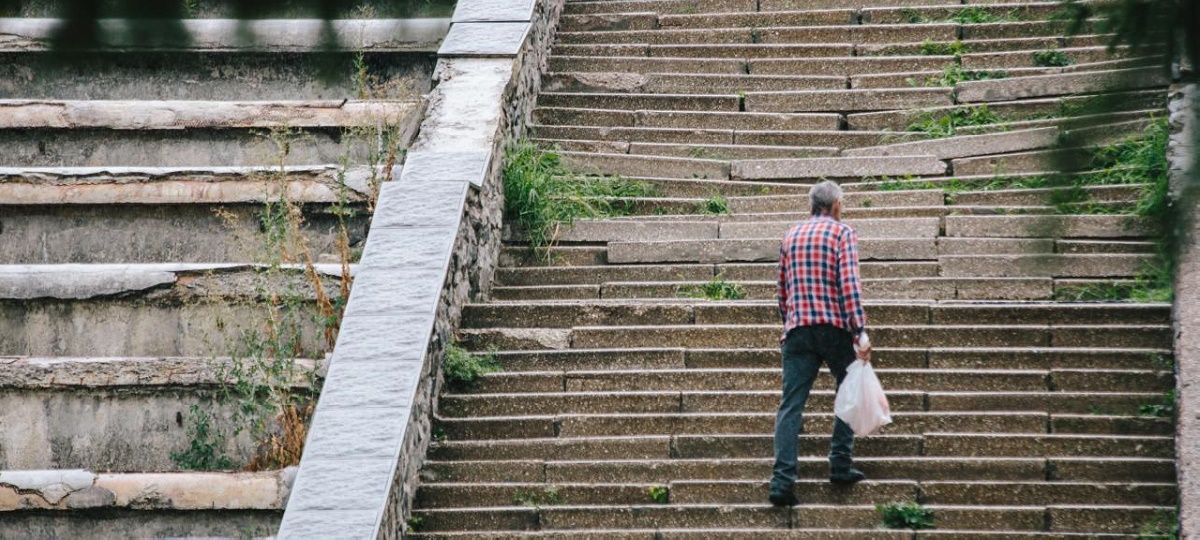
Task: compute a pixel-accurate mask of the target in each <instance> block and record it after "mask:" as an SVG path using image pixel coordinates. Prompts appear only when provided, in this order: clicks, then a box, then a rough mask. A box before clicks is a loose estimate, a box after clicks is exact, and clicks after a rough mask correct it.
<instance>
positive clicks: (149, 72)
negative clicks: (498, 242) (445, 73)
mask: <svg viewBox="0 0 1200 540" xmlns="http://www.w3.org/2000/svg"><path fill="white" fill-rule="evenodd" d="M442 32H443V33H444V32H445V30H444V29H443V30H442ZM405 35H406V36H408V35H411V34H405ZM439 39H440V38H439ZM312 52H316V51H310V52H293V53H287V52H267V51H254V50H243V51H226V52H213V51H177V52H166V51H160V52H151V51H139V52H137V53H136V54H130V53H125V52H99V51H97V52H89V53H88V54H87V55H82V56H79V57H69V58H59V59H58V61H56V62H47V61H46V59H45V56H46V54H47V53H45V52H44V51H37V52H21V51H13V50H9V51H5V52H3V53H0V54H3V56H4V64H5V67H4V68H3V69H4V70H5V71H3V72H0V73H4V74H5V75H4V76H3V77H2V78H0V79H2V81H3V82H0V95H4V96H8V97H11V98H22V99H66V100H86V99H97V100H133V99H152V100H184V99H189V100H208V101H238V100H279V101H282V100H333V99H336V100H342V99H355V98H359V97H361V93H362V92H364V91H366V90H369V91H370V92H371V93H372V94H373V95H377V96H378V97H380V98H384V99H411V98H413V97H415V96H417V95H423V94H426V93H428V92H429V90H430V81H431V80H432V72H433V60H432V59H431V58H430V57H429V55H428V54H426V53H419V52H383V51H379V52H372V51H366V52H363V53H362V55H363V56H362V59H363V60H362V65H363V66H365V68H366V75H368V76H369V77H370V78H373V79H374V80H376V81H379V82H378V83H373V84H372V85H371V88H363V87H362V84H361V83H359V82H356V79H355V75H356V73H357V71H356V68H355V67H354V66H355V58H356V53H352V52H333V51H320V54H319V55H318V54H311V53H312ZM322 55H325V56H322ZM328 55H333V56H332V57H330V56H328ZM64 63H65V65H64ZM330 70H332V73H333V75H332V76H326V74H329V73H331V71H330ZM16 73H24V74H27V75H28V76H17V75H15V74H16ZM80 74H87V76H86V78H81V77H80ZM180 80H187V81H188V84H185V85H180V84H176V83H177V82H178V81H180ZM358 80H360V81H361V80H362V79H361V78H360V79H358Z"/></svg>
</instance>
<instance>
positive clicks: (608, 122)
mask: <svg viewBox="0 0 1200 540" xmlns="http://www.w3.org/2000/svg"><path fill="white" fill-rule="evenodd" d="M534 118H535V120H536V122H537V123H538V124H539V125H544V126H606V127H647V128H678V129H717V130H722V129H733V130H739V131H755V130H783V131H806V130H808V131H811V130H828V131H836V130H837V129H838V122H839V119H840V117H839V116H838V115H836V114H819V113H816V114H814V113H748V112H705V111H670V110H667V111H654V110H639V111H619V110H609V109H571V108H562V107H538V108H537V109H535V110H534Z"/></svg>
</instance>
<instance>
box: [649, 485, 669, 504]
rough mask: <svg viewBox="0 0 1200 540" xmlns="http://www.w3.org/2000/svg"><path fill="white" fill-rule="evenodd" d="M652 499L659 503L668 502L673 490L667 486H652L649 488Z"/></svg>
mask: <svg viewBox="0 0 1200 540" xmlns="http://www.w3.org/2000/svg"><path fill="white" fill-rule="evenodd" d="M646 491H648V492H649V493H650V500H652V501H654V502H656V503H658V504H667V502H669V500H670V497H671V490H670V489H669V488H667V486H650V488H649V489H648V490H646Z"/></svg>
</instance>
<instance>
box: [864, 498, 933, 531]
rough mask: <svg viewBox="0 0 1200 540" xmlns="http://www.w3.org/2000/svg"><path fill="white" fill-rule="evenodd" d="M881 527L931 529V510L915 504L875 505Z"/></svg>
mask: <svg viewBox="0 0 1200 540" xmlns="http://www.w3.org/2000/svg"><path fill="white" fill-rule="evenodd" d="M875 510H876V511H878V512H879V517H880V519H882V520H883V526H884V527H887V528H889V529H913V530H917V529H932V528H933V510H932V509H930V508H925V507H924V506H921V505H920V504H918V503H916V502H911V501H910V502H891V503H887V504H879V505H875Z"/></svg>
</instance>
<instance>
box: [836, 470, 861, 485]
mask: <svg viewBox="0 0 1200 540" xmlns="http://www.w3.org/2000/svg"><path fill="white" fill-rule="evenodd" d="M866 479H867V475H865V474H863V472H862V471H860V470H858V469H855V468H854V467H839V468H835V469H830V470H829V481H830V482H833V483H835V484H854V483H856V482H861V481H863V480H866Z"/></svg>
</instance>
